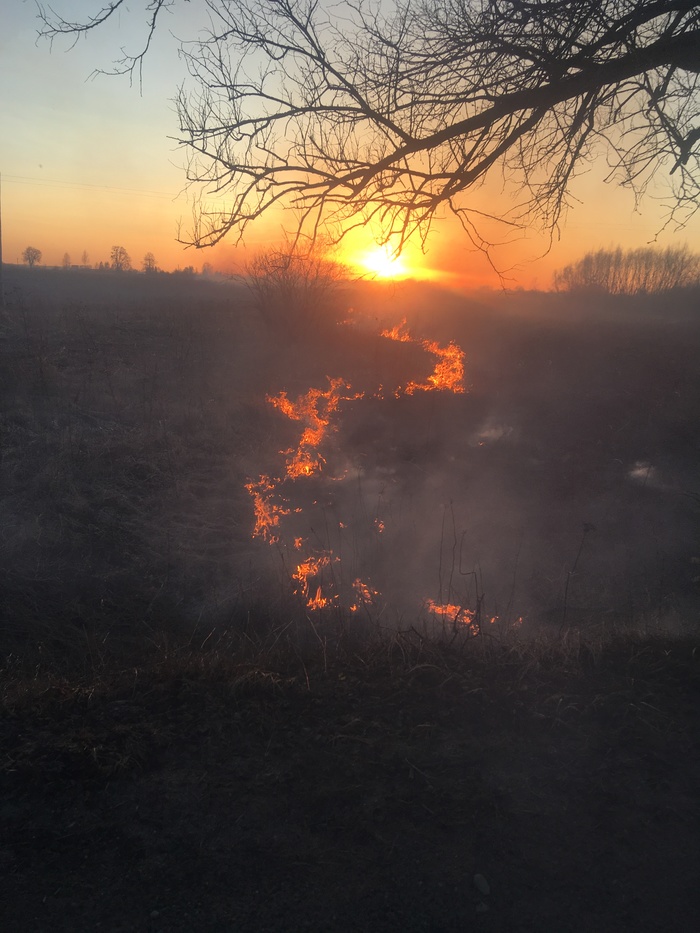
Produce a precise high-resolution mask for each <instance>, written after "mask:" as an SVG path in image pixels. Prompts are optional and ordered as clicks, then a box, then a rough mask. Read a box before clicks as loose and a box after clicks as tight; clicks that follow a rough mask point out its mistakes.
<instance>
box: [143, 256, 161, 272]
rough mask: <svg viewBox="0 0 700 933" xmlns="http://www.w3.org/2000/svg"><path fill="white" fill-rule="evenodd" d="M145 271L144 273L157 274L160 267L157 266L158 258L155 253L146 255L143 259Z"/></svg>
mask: <svg viewBox="0 0 700 933" xmlns="http://www.w3.org/2000/svg"><path fill="white" fill-rule="evenodd" d="M143 271H144V272H157V271H158V266H157V265H156V257H155V256H154V255H153V253H146V255H145V256H144V257H143Z"/></svg>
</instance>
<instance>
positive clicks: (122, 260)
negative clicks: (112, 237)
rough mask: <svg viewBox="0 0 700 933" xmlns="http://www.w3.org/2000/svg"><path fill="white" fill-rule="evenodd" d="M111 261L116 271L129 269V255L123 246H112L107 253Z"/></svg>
mask: <svg viewBox="0 0 700 933" xmlns="http://www.w3.org/2000/svg"><path fill="white" fill-rule="evenodd" d="M109 255H110V259H111V261H112V268H113V269H114V270H115V271H116V272H127V271H128V270H129V269H131V256H129V254H128V253H127V251H126V250H125V249H124V247H123V246H113V247H112V252H111V253H110V254H109Z"/></svg>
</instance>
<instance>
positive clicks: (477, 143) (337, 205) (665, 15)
mask: <svg viewBox="0 0 700 933" xmlns="http://www.w3.org/2000/svg"><path fill="white" fill-rule="evenodd" d="M170 6H171V0H152V2H151V3H149V4H148V6H147V10H148V18H147V24H146V36H145V40H144V43H143V46H142V50H141V51H140V52H139V53H138V54H137V55H135V56H133V57H130V56H126V55H125V56H124V57H122V58H121V59H119V60H118V61H116V62H115V63H114V68H113V71H114V72H122V73H123V72H130V73H131V74H132V75H133V74H134V73H135V72H136V73H140V69H141V66H142V63H143V57H144V55H146V54H147V51H148V48H149V45H150V42H151V40H152V37H153V34H154V31H155V30H156V28H157V24H158V18H159V16H160V14H161V13H163V12H164V11H166V10H167V9H168V8H169V7H170ZM206 9H207V14H208V15H211V17H212V24H211V26H210V29H209V31H208V32H207V34H206V35H205V37H204V38H201V37H200V38H198V39H196V40H195V41H194V42H193V43H186V44H184V45H183V47H182V54H183V56H184V58H185V60H186V62H187V64H188V67H189V71H190V74H191V76H192V77H193V78H194V80H195V81H196V82H197V83H198V86H199V87H198V90H195V91H194V92H193V93H187V92H186V91H185V90H181V91H180V93H179V95H178V99H177V106H178V112H179V116H180V121H181V127H182V134H183V135H182V140H183V142H184V143H186V144H187V145H188V146H189V147H190V148H191V153H192V160H191V163H190V166H189V170H188V175H189V178H190V180H193V181H197V182H202V183H204V184H205V185H208V186H209V187H210V188H211V189H213V190H215V191H216V192H222V191H226V193H227V195H228V196H229V199H230V207H227V208H225V209H221V210H219V211H217V210H212V209H211V208H207V209H202V210H201V211H200V213H199V216H198V220H197V221H196V224H195V228H194V230H193V231H192V234H191V240H192V242H194V243H196V244H197V245H200V246H201V245H207V244H213V243H216V242H218V241H219V240H220V239H221V238H222V237H223V236H225V235H226V234H227V233H228V232H229V231H235V232H238V233H240V232H242V231H244V230H245V229H246V227H247V226H248V224H249V223H251V222H252V221H254V220H256V219H257V218H258V217H260V216H261V215H264V214H265V213H266V212H267V211H269V210H271V209H274V208H276V207H278V206H280V205H286V206H288V207H293V208H294V209H295V210H296V212H297V213H296V215H295V216H296V218H297V221H296V222H297V224H298V228H299V230H300V231H303V230H306V231H309V232H310V233H311V234H312V235H313V234H314V233H315V232H316V231H317V230H318V229H319V226H318V225H319V223H321V222H322V221H331V222H336V223H337V225H338V226H337V230H338V231H342V230H345V231H347V230H348V229H349V228H350V227H351V226H352V225H353V224H356V225H359V224H364V223H366V221H367V220H368V219H369V218H376V219H377V220H378V221H379V222H380V223H381V225H382V227H383V229H384V231H385V233H386V235H387V236H388V235H389V234H391V235H393V236H394V237H395V238H396V240H395V242H396V243H397V244H399V245H400V244H402V243H403V242H404V240H405V239H406V237H407V236H408V235H409V234H411V233H412V232H414V231H416V230H418V231H419V232H421V233H423V234H424V233H425V232H426V230H427V228H428V226H429V225H430V222H431V221H432V219H433V218H434V217H435V216H436V214H438V213H439V212H442V211H444V210H448V211H452V212H453V213H455V214H456V215H457V216H458V217H459V219H460V220H461V222H462V225H463V226H464V229H465V231H466V233H467V235H468V236H469V237H470V238H471V240H472V242H473V243H475V244H476V245H478V246H479V247H482V248H486V247H487V246H488V243H487V241H486V239H485V238H484V237H485V234H482V233H480V229H482V230H483V227H482V223H481V222H482V221H483V218H484V215H483V213H481V212H480V210H479V209H477V208H476V207H474V206H473V205H470V203H469V200H468V199H467V198H466V197H465V195H467V194H468V193H469V192H470V191H473V190H474V189H475V188H476V187H478V186H479V185H480V184H481V183H482V182H483V181H484V180H485V179H486V178H487V177H490V176H495V178H496V179H497V180H499V181H500V182H501V183H502V181H503V179H505V180H506V181H507V182H508V183H509V184H510V185H512V186H513V187H514V189H515V192H516V195H517V197H516V199H515V200H511V199H508V200H506V201H504V202H503V203H504V208H503V210H497V209H494V214H495V215H497V217H498V218H499V219H501V220H504V221H506V222H508V223H514V224H529V223H532V222H533V220H535V219H537V220H538V221H539V222H540V223H541V224H542V225H543V226H544V228H545V229H549V230H550V231H555V230H556V229H557V225H558V222H559V220H560V217H561V215H562V211H563V210H564V209H565V208H566V206H567V192H568V190H569V187H570V183H571V180H572V178H573V177H574V176H575V175H576V173H577V172H578V171H580V170H581V169H582V168H583V167H584V166H585V165H586V164H588V163H589V162H590V161H591V160H592V159H593V158H594V157H597V156H598V155H599V154H600V152H601V149H602V151H603V152H604V153H606V154H607V157H608V160H609V165H610V174H611V176H615V177H616V178H618V179H620V180H621V181H622V182H623V183H625V184H627V185H629V186H631V187H632V188H633V189H634V190H635V191H636V192H637V193H642V192H643V191H644V189H645V187H646V186H647V184H648V182H649V180H650V178H651V177H652V176H653V174H654V173H655V172H656V171H657V170H658V169H659V168H661V167H664V168H665V169H666V170H667V171H668V172H669V173H670V175H671V176H672V180H673V181H674V182H675V189H674V193H675V202H674V203H675V212H676V214H675V215H676V218H677V219H679V220H681V221H683V220H684V219H686V218H687V216H688V215H689V214H691V213H693V212H694V211H695V210H697V208H698V205H699V204H700V159H699V152H698V143H699V142H700V94H698V89H699V88H698V82H699V73H700V4H698V3H697V2H689V0H546V2H542V0H448V2H442V0H440V2H438V0H393V2H387V3H384V2H381V3H380V2H375V0H355V2H353V3H348V4H343V5H341V6H333V5H332V4H331V3H330V0H326V2H324V0H237V2H235V3H231V2H227V0H209V2H207V4H206ZM117 11H119V12H120V15H122V16H124V15H127V10H126V5H125V0H111V2H110V3H109V4H107V5H104V6H103V7H102V9H101V11H100V12H98V13H96V14H95V15H94V16H91V17H90V18H89V19H87V20H86V21H84V22H83V23H82V24H81V23H75V21H69V20H65V19H62V18H61V17H60V16H58V15H57V14H55V13H54V12H53V10H52V9H51V8H50V7H46V8H44V10H43V13H42V18H43V23H44V25H43V29H42V35H44V36H47V37H49V38H51V39H54V38H55V37H56V36H57V35H59V34H67V35H68V36H70V37H71V38H72V39H74V38H75V37H76V36H77V35H79V34H80V33H82V32H87V31H89V30H91V29H94V28H97V27H99V26H100V25H101V24H102V23H104V22H105V21H106V20H108V19H109V18H110V17H112V16H113V15H114V14H115V13H116V12H117ZM508 204H510V205H513V204H514V206H511V207H507V206H506V205H508ZM481 210H483V208H481ZM338 235H340V232H339V233H338Z"/></svg>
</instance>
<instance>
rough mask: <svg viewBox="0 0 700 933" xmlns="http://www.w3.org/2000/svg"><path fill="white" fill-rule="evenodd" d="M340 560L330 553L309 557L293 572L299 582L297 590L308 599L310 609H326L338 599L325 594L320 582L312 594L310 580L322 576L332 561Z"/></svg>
mask: <svg viewBox="0 0 700 933" xmlns="http://www.w3.org/2000/svg"><path fill="white" fill-rule="evenodd" d="M339 561H340V558H339V557H332V556H331V555H330V554H320V555H318V556H317V557H307V558H306V560H303V561H302V562H301V563H300V564H297V569H296V570H295V571H294V573H293V574H292V579H294V580H296V581H297V583H298V584H299V585H298V586H297V588H296V590H295V592H296V593H297V595H299V596H302V597H303V598H304V599H305V600H306V605H307V607H308V608H309V609H325V608H326V607H327V606H330V605H331V603H332V602H333V600H335V599H337V596H333V597H332V598H329V597H327V596H324V595H323V589H322V586H321V584H320V583H319V584H317V585H316V591H315V593H314V594H313V595H312V594H311V584H310V581H311V580H312V579H314V578H317V577H320V576H321V574H322V573H323V570H324V568H325V567H330V566H331V563H337V562H339Z"/></svg>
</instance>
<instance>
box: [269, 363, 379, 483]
mask: <svg viewBox="0 0 700 933" xmlns="http://www.w3.org/2000/svg"><path fill="white" fill-rule="evenodd" d="M326 378H327V379H328V384H329V388H328V389H327V390H326V391H325V392H324V391H323V390H322V389H309V391H308V392H307V393H306V395H300V396H298V398H297V399H296V401H295V402H292V401H291V399H289V398H288V396H287V393H286V392H280V394H279V395H276V396H273V395H268V396H267V401H268V402H269V403H270V405H272V406H273V408H276V409H277V410H278V411H281V412H282V414H283V415H286V416H287V418H289V419H290V420H291V421H301V422H302V424H304V425H305V427H304V430H303V431H302V434H301V438H300V439H299V443H298V444H297V448H296V450H294V448H290V449H289V450H283V451H280V453H282V454H284V455H285V456H286V457H287V461H286V462H287V476H288V477H289V478H290V479H297V478H298V477H300V476H312V475H313V474H314V473H317V472H320V471H321V470H322V469H323V466H324V465H325V463H326V461H325V458H324V457H322V456H321V454H320V453H319V452H318V448H319V446H320V445H321V443H322V441H323V440H324V438H325V437H326V435H327V433H328V432H329V431H330V430H333V428H332V427H331V423H330V422H331V416H332V415H334V414H335V413H336V412H337V410H338V406H339V405H340V402H341V401H343V400H348V399H351V400H354V399H358V398H362V393H359V394H358V395H345V394H343V391H342V390H343V389H349V388H350V386H349V385H347V384H346V383H345V381H344V380H343V379H331V378H330V377H326Z"/></svg>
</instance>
